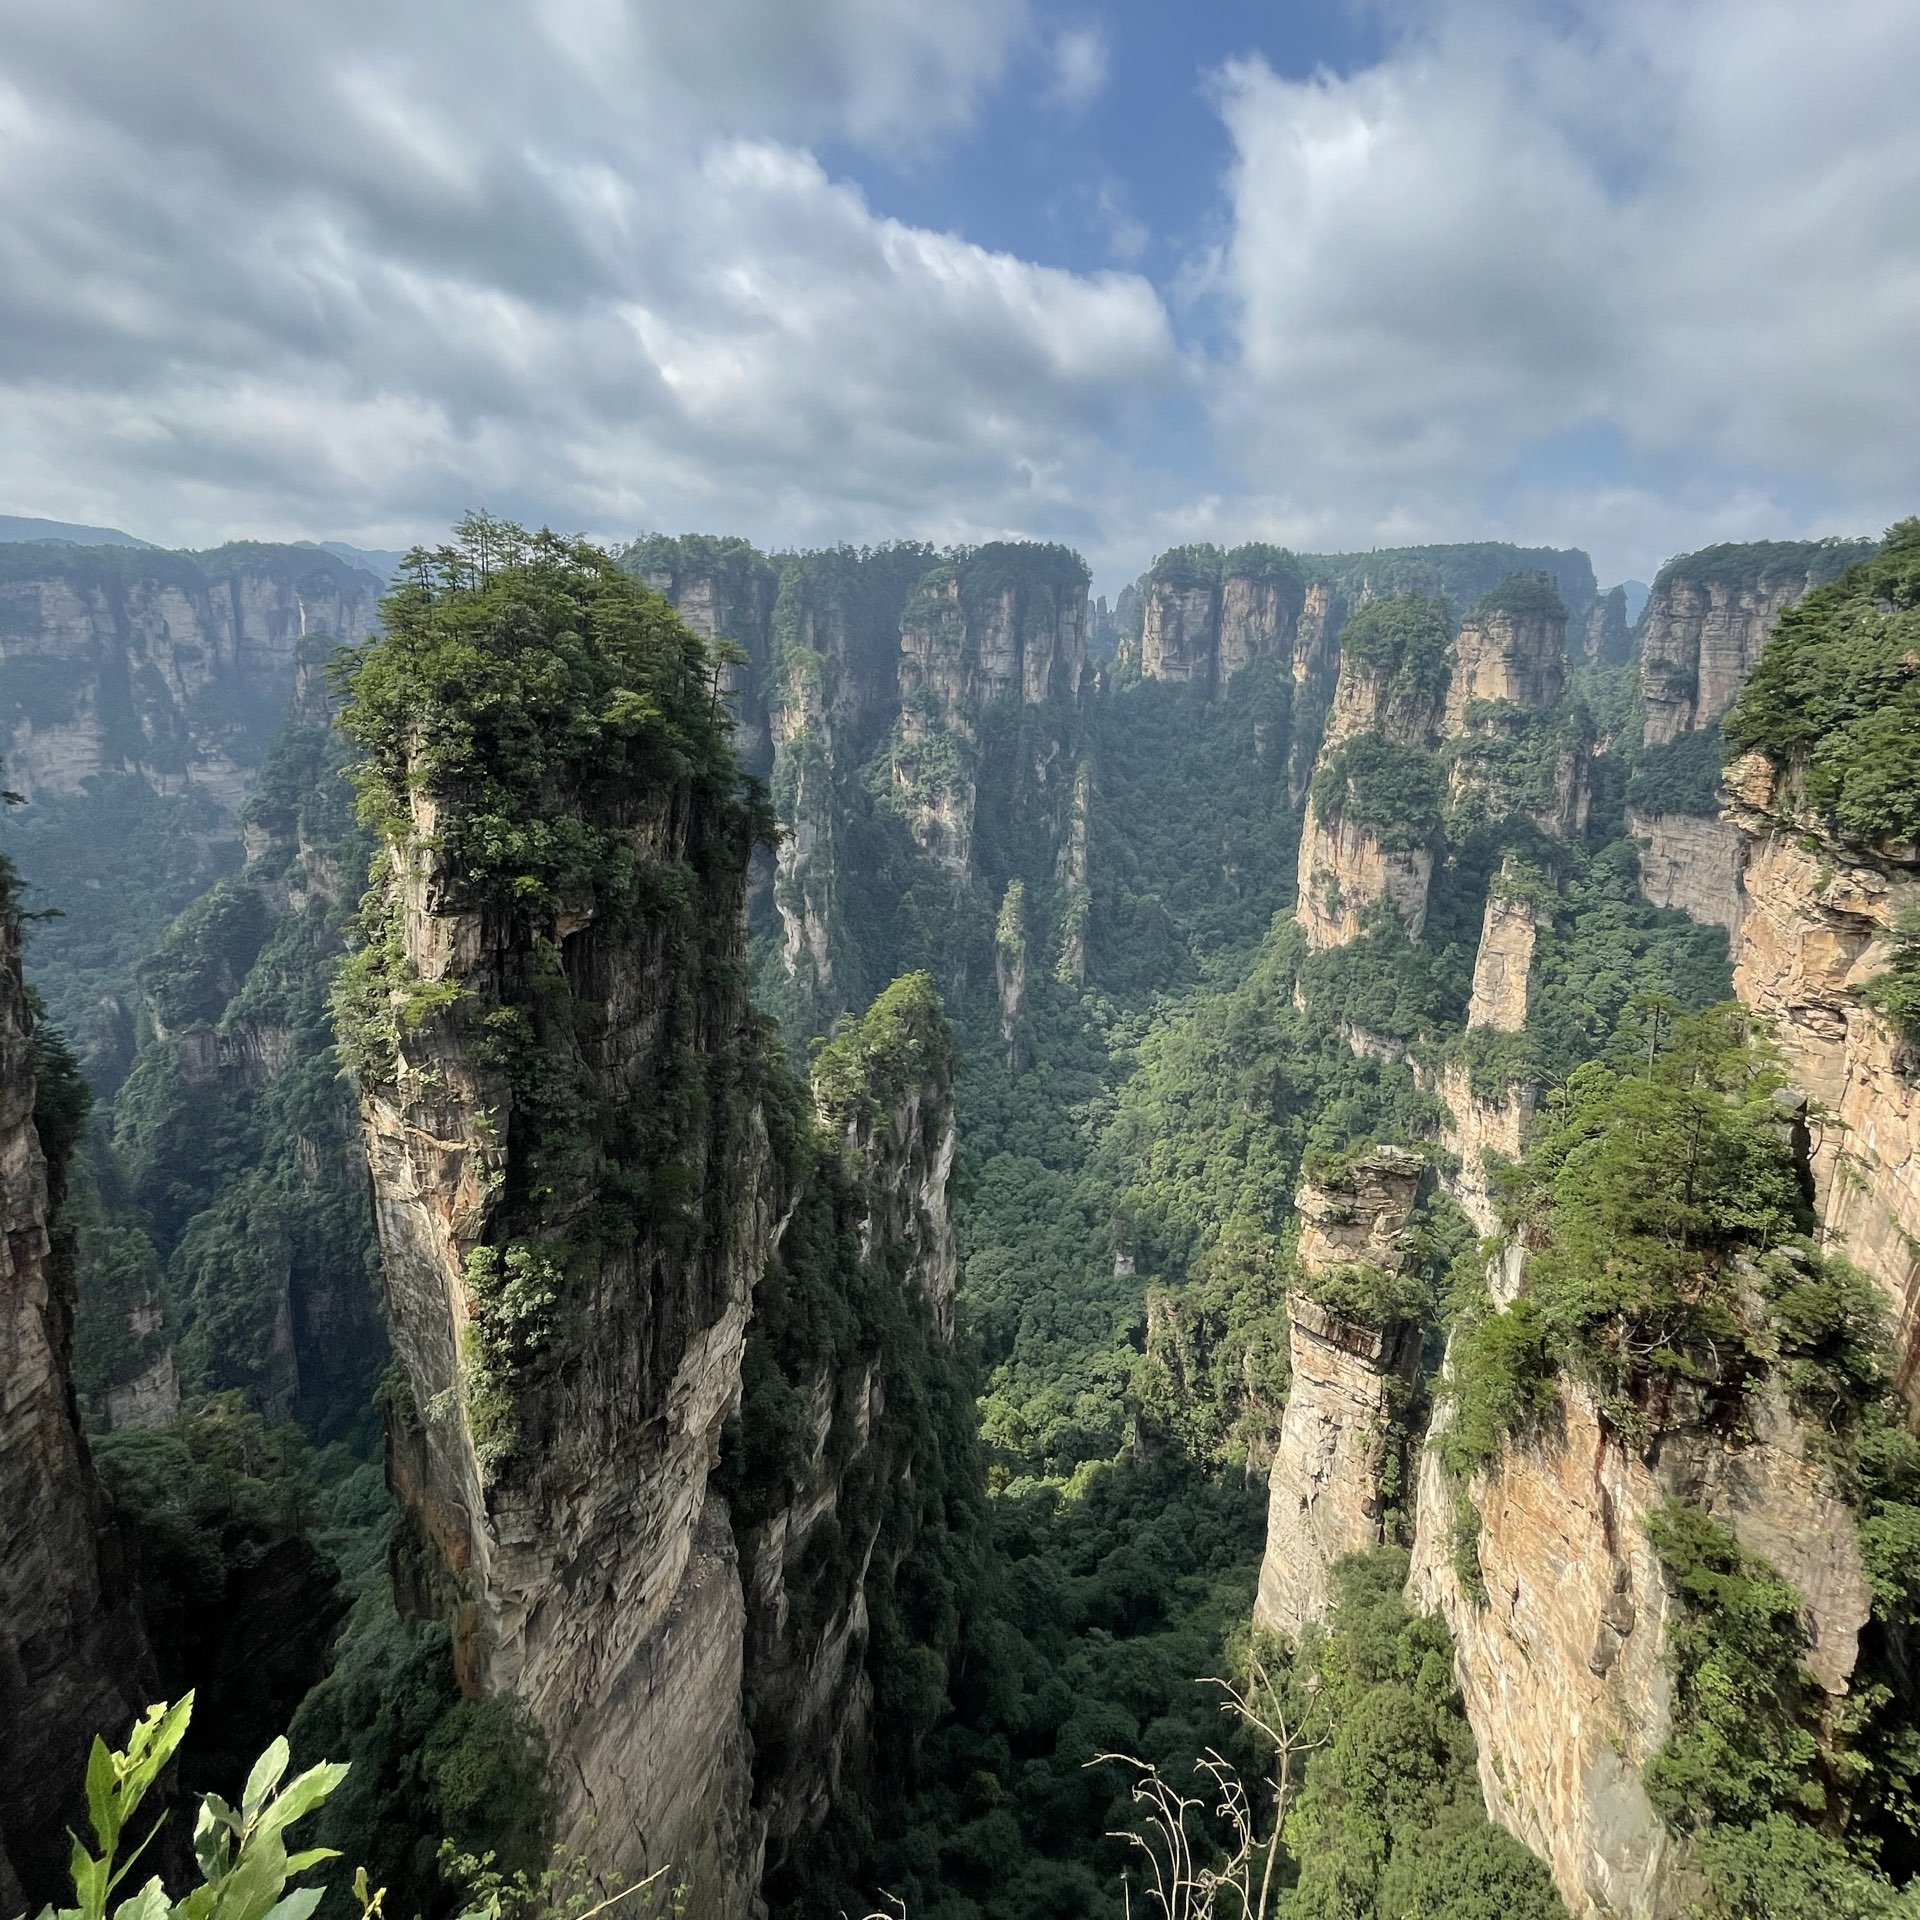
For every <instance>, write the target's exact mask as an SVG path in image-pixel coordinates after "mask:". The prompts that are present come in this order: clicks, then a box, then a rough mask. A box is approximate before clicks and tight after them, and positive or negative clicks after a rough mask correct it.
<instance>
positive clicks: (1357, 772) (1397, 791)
mask: <svg viewBox="0 0 1920 1920" xmlns="http://www.w3.org/2000/svg"><path fill="white" fill-rule="evenodd" d="M1312 794H1313V806H1314V811H1315V812H1316V813H1317V814H1318V815H1319V816H1320V818H1321V819H1322V820H1329V819H1334V818H1338V819H1342V820H1350V821H1352V822H1353V823H1354V824H1355V825H1357V826H1363V827H1367V828H1369V829H1370V830H1371V832H1372V835H1373V837H1374V839H1375V840H1377V841H1378V842H1379V844H1380V846H1381V847H1382V848H1383V849H1385V850H1386V851H1387V852H1390V853H1400V852H1409V851H1411V850H1412V849H1414V848H1416V847H1424V846H1428V845H1430V844H1431V843H1432V842H1433V840H1434V838H1435V836H1436V835H1437V834H1438V833H1439V831H1440V813H1441V808H1442V806H1443V804H1444V803H1445V799H1446V780H1445V776H1444V774H1443V772H1442V770H1441V765H1440V761H1439V758H1438V756H1436V755H1434V754H1431V753H1427V752H1425V751H1423V750H1422V749H1421V748H1419V747H1402V746H1397V745H1395V744H1394V743H1393V742H1392V741H1391V740H1384V739H1382V738H1381V737H1380V736H1379V735H1378V734H1375V733H1362V734H1356V735H1355V736H1354V738H1353V739H1351V740H1348V741H1345V742H1343V743H1342V744H1341V745H1340V746H1338V747H1336V748H1334V749H1333V751H1332V752H1331V753H1326V754H1322V756H1321V758H1320V763H1319V765H1318V766H1317V767H1316V768H1315V769H1314V775H1313V787H1312Z"/></svg>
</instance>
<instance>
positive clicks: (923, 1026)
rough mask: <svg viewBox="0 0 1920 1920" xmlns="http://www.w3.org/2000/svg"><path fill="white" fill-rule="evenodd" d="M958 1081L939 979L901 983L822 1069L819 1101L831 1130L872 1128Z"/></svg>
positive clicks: (832, 1047) (831, 1047) (850, 1031)
mask: <svg viewBox="0 0 1920 1920" xmlns="http://www.w3.org/2000/svg"><path fill="white" fill-rule="evenodd" d="M952 1077H953V1035H952V1032H951V1031H950V1029H949V1028H948V1026H947V1021H946V1016H945V1014H944V1013H942V1011H941V1009H940V996H939V994H938V993H937V992H936V991H935V990H934V984H933V980H932V977H931V976H930V975H928V974H925V973H910V974H907V975H905V976H904V977H902V978H901V979H898V980H896V981H895V982H894V983H893V984H892V986H890V987H888V988H887V990H886V991H885V992H884V993H882V994H881V996H880V997H879V999H877V1000H876V1001H875V1002H874V1003H873V1005H872V1006H871V1007H870V1008H868V1010H867V1012H866V1014H865V1016H864V1017H863V1018H861V1019H859V1020H856V1021H852V1022H849V1023H848V1024H847V1025H846V1026H844V1027H843V1028H842V1029H841V1031H840V1033H839V1034H838V1035H837V1036H836V1037H835V1039H833V1040H832V1041H831V1042H830V1043H829V1044H828V1045H827V1046H826V1047H824V1048H822V1049H821V1052H820V1054H819V1056H818V1058H817V1059H816V1060H815V1061H814V1067H813V1087H814V1098H815V1099H816V1100H817V1101H818V1103H819V1107H820V1112H821V1115H822V1117H823V1118H824V1119H825V1120H826V1121H827V1122H828V1124H829V1125H831V1126H836V1127H847V1126H859V1125H871V1124H872V1122H873V1121H874V1120H875V1119H876V1118H878V1117H879V1116H881V1115H883V1114H885V1113H887V1112H888V1111H890V1110H891V1109H892V1108H894V1107H895V1106H897V1105H898V1104H899V1102H900V1101H901V1099H902V1098H903V1097H904V1096H905V1095H906V1094H907V1093H908V1092H909V1091H910V1090H912V1089H915V1088H918V1087H923V1086H926V1085H928V1084H929V1083H932V1084H935V1085H939V1086H944V1085H946V1084H948V1083H950V1082H951V1080H952Z"/></svg>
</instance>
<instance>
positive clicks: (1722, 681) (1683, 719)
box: [1640, 540, 1872, 747]
mask: <svg viewBox="0 0 1920 1920" xmlns="http://www.w3.org/2000/svg"><path fill="white" fill-rule="evenodd" d="M1871 551H1872V547H1871V544H1870V543H1868V542H1863V541H1843V540H1825V541H1809V542H1804V543H1802V542H1793V541H1772V540H1761V541H1755V542H1753V543H1752V544H1751V545H1748V546H1743V547H1742V546H1735V547H1717V548H1709V549H1707V550H1706V551H1704V552H1701V553H1690V554H1682V555H1681V556H1680V558H1679V559H1677V560H1670V561H1668V562H1667V564H1666V565H1665V566H1664V567H1662V568H1661V569H1660V571H1659V573H1658V574H1657V575H1656V576H1655V577H1654V582H1653V592H1652V595H1651V597H1650V598H1649V599H1648V601H1647V605H1646V610H1645V612H1644V613H1643V614H1642V615H1641V617H1640V672H1641V683H1642V688H1643V692H1644V695H1645V699H1646V732H1645V735H1644V739H1645V743H1646V745H1648V746H1649V747H1660V746H1665V745H1666V744H1667V743H1668V742H1670V741H1673V740H1677V739H1678V738H1679V737H1680V735H1681V734H1683V733H1693V732H1696V731H1698V730H1699V729H1700V728H1702V727H1707V726H1711V725H1712V724H1713V722H1714V721H1716V720H1717V719H1719V718H1720V716H1721V715H1722V714H1723V713H1725V712H1726V710H1727V709H1728V708H1729V707H1730V706H1732V705H1733V701H1734V696H1735V695H1736V694H1737V693H1738V692H1739V691H1740V689H1741V688H1742V687H1743V686H1744V685H1745V684H1746V679H1747V675H1748V674H1749V673H1751V672H1752V671H1753V668H1754V666H1755V664H1756V663H1757V662H1758V661H1759V658H1760V655H1761V653H1762V651H1763V650H1764V649H1765V647H1766V644H1767V637H1768V635H1770V634H1771V633H1772V632H1773V628H1774V623H1775V622H1776V621H1777V620H1778V619H1779V618H1780V614H1781V610H1782V609H1783V608H1786V607H1790V606H1792V605H1793V603H1794V602H1795V601H1796V600H1798V599H1799V598H1800V597H1801V596H1802V595H1803V594H1805V593H1806V592H1807V591H1808V590H1809V589H1810V588H1812V587H1816V586H1818V585H1820V584H1821V583H1822V582H1823V581H1826V580H1831V579H1832V578H1834V577H1835V575H1837V574H1838V573H1840V572H1841V571H1842V570H1843V569H1844V568H1845V567H1846V566H1847V565H1848V564H1849V563H1850V562H1851V561H1854V560H1858V559H1861V558H1863V557H1864V556H1865V555H1866V554H1867V553H1869V552H1871Z"/></svg>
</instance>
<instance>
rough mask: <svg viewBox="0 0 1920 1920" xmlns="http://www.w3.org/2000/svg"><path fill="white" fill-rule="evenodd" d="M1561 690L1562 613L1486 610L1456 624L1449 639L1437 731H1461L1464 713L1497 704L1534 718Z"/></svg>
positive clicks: (1564, 659)
mask: <svg viewBox="0 0 1920 1920" xmlns="http://www.w3.org/2000/svg"><path fill="white" fill-rule="evenodd" d="M1566 690H1567V619H1566V610H1565V609H1564V608H1560V609H1559V610H1558V611H1557V612H1554V611H1550V610H1543V609H1541V608H1538V607H1524V606H1523V607H1506V606H1489V607H1484V608H1481V609H1477V610H1476V611H1474V612H1473V613H1471V614H1469V615H1468V617H1467V618H1466V619H1465V620H1463V621H1462V622H1461V624H1460V631H1459V632H1458V633H1457V634H1455V635H1454V639H1453V674H1452V677H1451V679H1450V680H1449V681H1448V683H1447V706H1446V714H1445V718H1444V720H1443V721H1442V727H1443V729H1444V731H1445V732H1447V733H1448V734H1462V733H1465V732H1466V731H1467V709H1468V708H1469V707H1471V706H1472V705H1474V704H1475V703H1476V702H1486V701H1498V702H1501V703H1503V704H1505V705H1507V706H1514V707H1520V708H1522V709H1524V710H1525V711H1527V712H1529V713H1538V712H1541V711H1543V710H1545V709H1546V708H1548V707H1551V706H1553V705H1554V704H1555V703H1556V702H1557V701H1558V700H1559V698H1560V696H1561V695H1562V694H1563V693H1564V692H1566Z"/></svg>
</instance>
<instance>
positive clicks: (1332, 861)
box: [1294, 800, 1433, 953]
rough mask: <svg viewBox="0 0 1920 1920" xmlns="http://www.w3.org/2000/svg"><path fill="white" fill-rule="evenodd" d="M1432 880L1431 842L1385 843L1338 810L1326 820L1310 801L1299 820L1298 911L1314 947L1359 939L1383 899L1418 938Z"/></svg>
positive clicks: (1310, 946) (1296, 914)
mask: <svg viewBox="0 0 1920 1920" xmlns="http://www.w3.org/2000/svg"><path fill="white" fill-rule="evenodd" d="M1432 884H1433V849H1432V848H1431V847H1406V848H1388V847H1384V846H1382V844H1381V841H1380V836H1379V835H1378V834H1377V833H1375V832H1373V831H1372V830H1371V829H1370V828H1368V827H1367V826H1365V825H1364V824H1362V823H1361V822H1359V821H1356V820H1349V819H1347V818H1346V817H1345V816H1344V815H1343V814H1338V813H1336V814H1333V815H1331V816H1330V817H1329V818H1327V819H1325V820H1322V819H1321V818H1320V815H1319V811H1318V809H1317V808H1316V807H1315V806H1314V804H1313V802H1312V801H1311V800H1309V801H1308V803H1307V811H1306V817H1305V819H1304V820H1303V821H1302V822H1301V825H1300V897H1299V901H1298V904H1297V906H1296V907H1295V910H1294V917H1295V919H1297V920H1298V921H1299V923H1300V927H1301V930H1302V931H1303V932H1304V933H1305V934H1306V936H1307V948H1308V950H1309V951H1310V952H1314V953H1319V952H1322V951H1324V950H1325V949H1326V948H1328V947H1344V946H1345V945H1346V944H1347V942H1348V941H1350V940H1357V939H1359V937H1360V935H1361V934H1362V933H1364V932H1365V931H1366V927H1367V923H1368V920H1369V919H1370V918H1371V916H1372V914H1373V911H1374V909H1375V908H1376V907H1378V906H1380V905H1381V904H1383V903H1384V904H1385V905H1387V906H1389V907H1391V908H1392V909H1393V912H1394V913H1395V915H1396V916H1397V917H1398V918H1399V921H1400V924H1401V925H1402V926H1403V927H1405V928H1406V930H1407V932H1408V934H1409V935H1411V936H1412V938H1414V939H1416V940H1417V939H1419V937H1420V930H1421V928H1422V927H1424V926H1425V925H1426V919H1427V892H1428V889H1429V888H1430V887H1431V886H1432Z"/></svg>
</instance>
